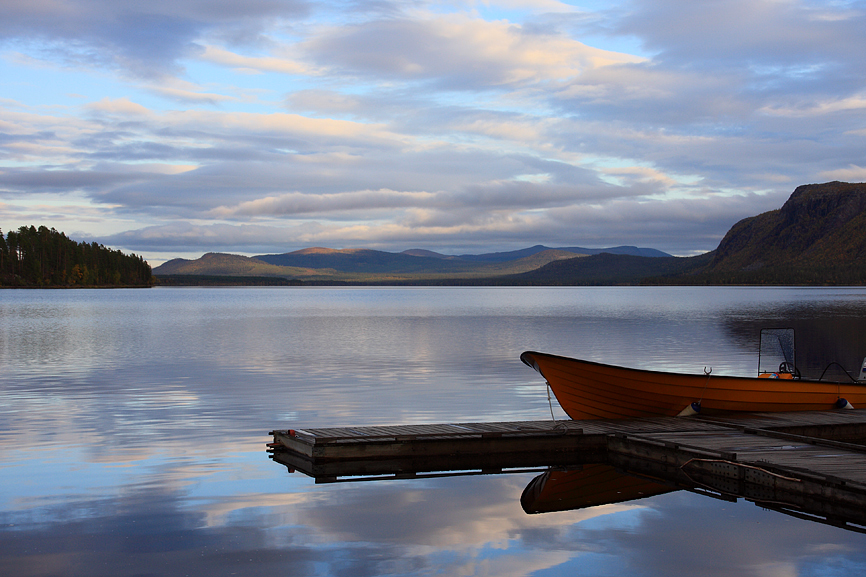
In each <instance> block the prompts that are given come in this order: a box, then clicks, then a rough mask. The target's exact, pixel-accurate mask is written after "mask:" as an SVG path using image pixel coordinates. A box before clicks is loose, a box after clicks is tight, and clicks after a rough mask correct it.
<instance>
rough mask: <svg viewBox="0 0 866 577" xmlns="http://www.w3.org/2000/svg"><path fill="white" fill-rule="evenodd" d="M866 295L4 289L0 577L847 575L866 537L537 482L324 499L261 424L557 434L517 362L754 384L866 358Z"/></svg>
mask: <svg viewBox="0 0 866 577" xmlns="http://www.w3.org/2000/svg"><path fill="white" fill-rule="evenodd" d="M864 322H866V290H864V289H861V288H832V289H825V288H681V287H672V288H650V287H640V288H638V287H628V288H626V287H623V288H610V287H604V288H455V287H449V288H294V287H279V288H264V287H263V288H159V289H151V290H74V291H72V290H69V291H66V290H3V291H0V367H2V373H0V567H4V570H3V572H4V573H6V574H10V575H13V574H14V575H186V574H190V573H196V574H203V573H205V572H207V573H208V574H210V575H231V574H245V575H256V574H263V575H264V574H267V575H273V574H280V575H487V574H490V575H573V574H581V575H611V574H631V575H692V574H696V573H701V574H708V575H849V574H850V575H854V574H857V575H860V574H862V573H863V571H864V570H866V553H864V545H866V537H864V536H863V535H861V534H858V533H854V532H851V531H845V530H842V529H838V528H835V527H829V526H826V525H819V524H817V523H813V522H809V521H804V520H800V519H795V518H792V517H788V516H785V515H781V514H779V513H775V512H771V511H764V510H762V509H760V508H758V507H756V506H754V505H752V504H751V503H747V502H743V501H740V502H738V503H729V502H723V501H717V500H713V499H709V498H706V497H702V496H699V495H695V494H692V493H688V492H675V493H669V494H666V495H659V496H656V497H651V498H648V499H642V500H638V501H632V502H629V503H623V504H619V505H609V506H602V507H595V508H592V509H587V510H582V511H567V512H560V513H549V514H543V515H526V514H525V513H524V512H523V510H522V509H521V506H520V503H519V497H520V494H521V492H522V490H523V488H524V486H525V485H526V484H527V483H528V482H529V481H530V480H531V479H532V477H534V474H531V473H526V474H513V475H501V476H484V477H462V478H446V479H425V480H411V481H409V480H406V481H386V482H374V483H355V484H339V485H316V484H314V483H313V481H312V480H311V479H309V478H307V477H305V476H303V475H300V474H297V473H296V474H289V473H288V472H287V470H286V469H285V467H282V466H280V465H277V464H275V463H273V462H271V461H270V460H269V459H268V458H267V455H266V453H265V443H266V442H268V441H269V440H270V438H269V437H268V435H267V433H268V432H269V431H270V430H272V429H275V428H289V427H295V428H303V427H305V426H345V425H374V424H402V423H435V422H460V421H504V420H533V419H550V418H551V411H552V412H553V414H554V417H555V418H564V414H563V413H562V412H561V411H560V410H559V409H558V407H556V406H555V405H553V406H551V405H550V404H549V403H548V397H547V394H546V388H545V386H544V383H543V382H542V381H541V380H540V378H539V377H538V375H537V374H536V373H535V372H534V371H532V370H531V369H529V368H528V367H525V366H524V365H523V364H522V363H520V361H519V359H518V357H519V355H520V353H521V352H522V351H524V350H540V351H545V352H551V353H556V354H563V355H568V356H576V357H580V358H585V359H590V360H596V361H600V362H606V363H612V364H622V365H627V366H633V367H639V368H649V369H658V370H677V371H688V372H701V371H702V370H703V368H704V367H712V368H713V374H742V375H752V374H754V373H755V371H756V369H757V356H756V350H757V343H758V331H759V329H760V328H761V327H763V326H793V327H795V328H796V329H797V335H798V365H799V366H800V369H801V371H802V372H803V373H804V374H806V375H809V374H812V375H814V376H817V375H816V374H815V373H818V374H820V372H821V371H822V370H823V368H824V367H825V366H826V365H827V363H828V362H829V361H831V360H833V361H837V362H839V363H840V364H841V365H842V366H844V367H846V368H847V369H848V370H849V371H852V372H854V371H856V370H858V369H859V363H860V362H861V361H862V359H863V356H866V330H864V329H863V324H864Z"/></svg>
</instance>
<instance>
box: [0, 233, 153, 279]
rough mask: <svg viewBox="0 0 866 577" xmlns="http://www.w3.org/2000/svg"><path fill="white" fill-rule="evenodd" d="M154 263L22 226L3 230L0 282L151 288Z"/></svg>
mask: <svg viewBox="0 0 866 577" xmlns="http://www.w3.org/2000/svg"><path fill="white" fill-rule="evenodd" d="M152 284H153V276H152V274H151V268H150V265H149V264H147V261H145V260H144V259H143V258H142V257H140V256H136V255H135V254H132V255H126V254H123V253H122V252H121V251H119V250H112V249H110V248H106V247H105V246H103V245H101V244H97V243H95V242H93V243H90V244H88V243H86V242H76V241H74V240H71V239H69V238H68V237H67V236H66V235H65V234H63V233H62V232H58V231H56V230H55V229H53V228H51V229H49V228H46V227H44V226H40V227H39V228H36V227H35V226H30V227H27V226H22V227H21V228H19V229H18V230H17V231H10V232H9V233H8V234H7V235H6V236H5V238H4V236H3V231H0V286H32V287H52V286H54V287H69V286H73V287H74V286H80V287H97V286H150V285H152Z"/></svg>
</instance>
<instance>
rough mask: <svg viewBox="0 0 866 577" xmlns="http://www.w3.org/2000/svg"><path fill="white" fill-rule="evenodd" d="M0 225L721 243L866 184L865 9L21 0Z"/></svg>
mask: <svg viewBox="0 0 866 577" xmlns="http://www.w3.org/2000/svg"><path fill="white" fill-rule="evenodd" d="M0 13H2V14H3V18H2V19H0V230H2V231H3V232H4V233H6V232H8V231H9V230H15V229H17V228H18V227H20V226H24V225H27V226H29V225H31V224H32V225H36V226H39V225H45V226H48V227H54V228H56V229H57V230H59V231H62V232H65V233H66V234H67V236H69V237H70V238H73V239H74V240H78V241H87V242H99V243H102V244H105V245H106V246H109V247H111V248H119V249H121V250H123V251H125V252H133V253H136V254H138V255H141V256H144V257H145V258H146V259H147V260H148V261H149V262H150V263H151V264H153V265H156V264H159V263H161V262H163V261H165V260H167V259H170V258H175V257H184V258H197V257H198V256H201V255H202V254H203V253H206V252H226V253H233V254H244V255H255V254H266V253H283V252H290V251H293V250H298V249H302V248H306V247H313V246H321V247H329V248H335V249H341V248H373V249H379V250H387V251H394V252H399V251H403V250H407V249H411V248H423V249H428V250H434V251H437V252H441V253H445V254H465V253H475V254H477V253H484V252H494V251H504V250H514V249H519V248H525V247H528V246H532V245H536V244H543V245H546V246H551V247H569V246H583V247H591V248H604V247H611V246H620V245H635V246H642V247H652V248H656V249H659V250H663V251H666V252H668V253H671V254H675V255H682V256H687V255H692V254H699V253H702V252H706V251H708V250H712V249H714V248H716V246H717V245H718V243H719V241H720V240H721V238H722V237H723V236H724V234H725V233H726V232H727V231H728V229H730V227H731V226H732V225H734V224H735V223H736V222H737V221H739V220H740V219H742V218H746V217H749V216H753V215H756V214H760V213H763V212H766V211H769V210H774V209H776V208H779V207H780V206H781V205H782V204H783V203H784V202H785V200H786V199H787V198H788V196H790V194H791V193H792V192H793V190H794V189H795V188H796V187H797V186H799V185H801V184H809V183H816V182H827V181H832V180H842V181H847V182H861V181H866V34H864V33H863V30H866V2H864V1H827V2H819V1H807V0H715V1H695V0H622V1H617V0H613V1H604V2H601V1H595V0H587V1H581V0H577V1H568V2H560V1H557V0H503V1H501V2H497V1H493V0H490V1H473V0H466V1H459V0H455V1H444V2H431V1H422V0H419V1H413V0H402V1H399V2H392V1H390V0H369V1H368V0H345V1H343V0H317V1H315V2H312V1H310V2H308V1H305V0H247V1H244V2H237V1H235V0H213V1H211V0H170V1H169V0H149V1H148V2H127V1H120V0H29V1H28V2H21V1H20V0H0Z"/></svg>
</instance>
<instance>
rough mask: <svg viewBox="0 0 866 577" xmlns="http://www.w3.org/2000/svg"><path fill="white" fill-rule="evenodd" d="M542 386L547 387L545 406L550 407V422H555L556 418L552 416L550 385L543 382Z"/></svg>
mask: <svg viewBox="0 0 866 577" xmlns="http://www.w3.org/2000/svg"><path fill="white" fill-rule="evenodd" d="M544 384H546V385H547V406H548V407H550V420H551V421H555V420H556V417H554V416H553V401H551V400H550V383H548V382H547V381H544Z"/></svg>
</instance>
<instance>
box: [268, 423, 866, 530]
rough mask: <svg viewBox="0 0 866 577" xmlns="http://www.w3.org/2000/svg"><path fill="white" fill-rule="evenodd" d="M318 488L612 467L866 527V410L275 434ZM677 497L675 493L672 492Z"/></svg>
mask: <svg viewBox="0 0 866 577" xmlns="http://www.w3.org/2000/svg"><path fill="white" fill-rule="evenodd" d="M271 434H272V435H273V443H270V444H269V445H268V447H269V449H268V450H269V451H270V453H271V457H272V458H273V459H274V461H276V462H278V463H281V464H283V465H285V466H286V467H287V468H288V469H289V471H290V472H293V471H295V470H297V471H300V472H302V473H305V474H307V475H309V476H311V477H314V478H315V481H316V482H317V483H332V482H337V481H347V480H352V481H355V480H380V479H394V478H415V477H430V476H446V475H447V476H452V475H470V474H499V473H507V472H527V471H539V472H542V471H550V470H553V469H558V470H579V469H580V468H581V467H582V466H585V465H589V464H600V463H604V464H608V465H611V466H613V467H615V468H616V470H617V471H620V472H622V473H623V474H629V475H636V476H640V477H643V478H648V479H653V480H655V481H657V482H661V483H666V484H668V485H670V486H671V487H673V488H674V489H688V490H693V491H697V492H703V493H705V494H710V495H711V496H716V497H722V498H730V497H745V498H747V499H750V500H753V501H755V502H756V503H760V504H761V506H764V507H768V508H776V509H779V510H781V511H782V512H786V513H788V514H797V515H807V514H808V515H811V516H816V515H817V516H818V517H820V518H821V519H820V520H821V521H822V522H828V523H832V524H837V525H840V526H845V527H846V528H850V527H851V526H852V524H854V525H856V526H858V527H860V526H862V527H864V528H866V409H863V410H837V411H816V412H798V413H759V414H741V415H731V416H725V417H723V418H720V417H709V416H701V415H696V416H692V417H659V418H644V419H634V420H610V421H596V420H593V421H523V422H509V423H457V424H438V425H401V426H382V427H354V428H328V429H303V430H301V429H296V430H279V431H272V432H271ZM671 490H673V489H671Z"/></svg>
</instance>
